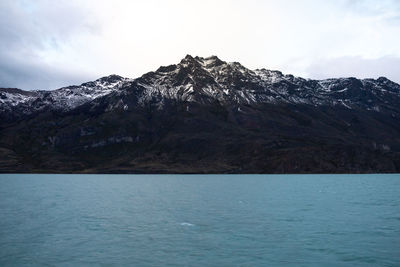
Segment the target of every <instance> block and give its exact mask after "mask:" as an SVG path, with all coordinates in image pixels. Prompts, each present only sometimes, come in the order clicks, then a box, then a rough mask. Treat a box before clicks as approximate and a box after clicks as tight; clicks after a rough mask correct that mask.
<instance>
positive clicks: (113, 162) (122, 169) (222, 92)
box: [0, 55, 400, 173]
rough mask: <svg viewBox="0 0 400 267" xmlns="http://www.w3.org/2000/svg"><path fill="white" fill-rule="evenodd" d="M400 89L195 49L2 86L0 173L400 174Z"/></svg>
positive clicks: (381, 81)
mask: <svg viewBox="0 0 400 267" xmlns="http://www.w3.org/2000/svg"><path fill="white" fill-rule="evenodd" d="M399 118H400V85H398V84H396V83H394V82H392V81H390V80H388V79H386V78H383V77H381V78H379V79H377V80H373V79H364V80H359V79H356V78H343V79H327V80H322V81H317V80H306V79H302V78H299V77H294V76H292V75H284V74H282V73H281V72H279V71H270V70H265V69H261V70H254V71H253V70H249V69H247V68H245V67H243V66H242V65H241V64H240V63H237V62H236V63H226V62H224V61H222V60H220V59H218V58H217V57H215V56H212V57H209V58H201V57H192V56H190V55H188V56H186V57H185V58H184V59H182V61H181V62H180V63H179V64H176V65H170V66H166V67H160V68H159V69H157V70H156V71H155V72H150V73H147V74H145V75H143V76H142V77H140V78H137V79H134V80H133V79H127V78H123V77H120V76H118V75H111V76H108V77H104V78H101V79H98V80H96V81H93V82H88V83H84V84H82V85H80V86H69V87H65V88H61V89H58V90H54V91H33V92H30V91H22V90H19V89H0V119H1V120H0V171H1V172H83V173H110V172H111V173H371V172H399V170H400V119H399Z"/></svg>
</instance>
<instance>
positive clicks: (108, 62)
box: [0, 0, 400, 88]
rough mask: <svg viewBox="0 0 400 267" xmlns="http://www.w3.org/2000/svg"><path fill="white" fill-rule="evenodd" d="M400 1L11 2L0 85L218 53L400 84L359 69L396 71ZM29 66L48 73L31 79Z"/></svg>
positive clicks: (131, 69) (147, 67)
mask: <svg viewBox="0 0 400 267" xmlns="http://www.w3.org/2000/svg"><path fill="white" fill-rule="evenodd" d="M398 3H399V2H398V1H385V0H383V1H379V2H378V1H368V0H366V1H361V0H357V1H348V0H336V1H334V0H327V1H318V0H303V1H297V0H281V1H278V0H275V1H273V0H266V1H261V0H246V1H245V0H219V1H211V0H203V1H200V0H185V1H184V0H164V1H156V0H147V1H124V0H114V1H95V0H86V1H78V0H74V1H66V0H59V1H50V0H37V1H29V0H24V1H18V2H15V1H13V0H5V1H2V3H1V4H0V8H1V9H0V10H1V11H2V12H0V13H1V14H0V15H1V16H0V17H2V18H0V25H2V26H0V37H1V38H2V40H5V41H4V42H3V47H1V48H2V52H0V62H4V60H2V59H3V58H4V59H7V60H8V61H13V62H6V63H0V79H1V80H0V86H5V85H7V86H18V87H23V88H31V86H30V85H31V84H36V85H37V86H40V85H41V84H42V87H43V88H54V87H52V86H55V85H57V86H58V85H61V84H63V85H69V84H71V83H78V82H84V81H86V80H87V79H94V78H97V77H100V76H103V75H108V74H111V73H117V74H120V75H123V76H127V77H137V76H139V75H141V74H143V73H145V72H147V71H151V70H154V69H156V68H157V67H159V66H160V65H167V64H172V63H176V62H178V61H179V60H180V59H181V58H182V57H183V56H184V55H185V54H193V55H199V56H208V55H211V54H214V55H218V56H219V57H220V58H221V59H223V60H227V61H239V62H242V63H243V64H244V65H246V66H248V67H250V68H259V67H266V68H272V69H280V70H282V71H284V72H286V73H293V74H295V75H304V76H308V77H315V78H318V77H322V76H324V77H325V76H336V75H339V73H338V72H335V71H334V69H332V66H331V64H332V63H333V62H335V64H339V63H340V62H341V63H340V64H342V65H343V64H345V65H346V66H347V68H342V69H346V70H347V71H348V75H346V73H343V74H342V73H340V75H341V76H342V75H344V76H354V75H355V74H357V76H360V77H364V76H376V75H378V76H384V75H385V76H389V77H390V78H392V79H393V80H395V81H398V82H399V81H400V74H398V73H395V72H393V71H390V68H389V67H385V68H376V69H374V68H373V64H372V65H371V68H369V69H368V71H367V70H365V69H363V68H360V65H359V63H360V62H374V61H378V62H380V60H383V61H385V62H386V63H385V64H384V65H385V66H387V64H389V65H390V64H394V65H393V66H392V68H393V69H396V68H397V69H399V67H400V66H398V65H396V64H398V61H397V60H395V59H396V58H399V57H400V46H399V45H398V44H400V27H399V26H400V19H399V18H400V5H399V4H398ZM0 46H1V45H0ZM6 47H8V49H5V48H6ZM343 58H345V59H346V60H337V59H343ZM388 58H393V60H388ZM25 59H27V60H25ZM343 62H346V63H343ZM352 62H353V63H354V64H353V63H352ZM22 63H24V64H22ZM19 64H22V65H23V66H21V68H19V67H18V66H19ZM382 64H383V63H382ZM10 65H12V66H13V68H10ZM30 65H31V66H32V67H34V68H35V70H32V72H33V73H35V72H37V70H38V69H40V70H41V72H45V73H47V75H43V77H46V79H45V78H42V77H41V76H40V75H39V76H37V75H28V74H29V73H30V70H29V68H30ZM316 66H318V68H316ZM316 69H318V70H320V71H318V72H317V71H316ZM21 70H23V71H21ZM21 73H22V74H21ZM24 73H25V74H24ZM329 73H331V75H329ZM373 73H379V74H376V75H371V74H373ZM63 74H65V75H63ZM4 77H5V78H4ZM7 77H8V78H7ZM5 81H6V82H5Z"/></svg>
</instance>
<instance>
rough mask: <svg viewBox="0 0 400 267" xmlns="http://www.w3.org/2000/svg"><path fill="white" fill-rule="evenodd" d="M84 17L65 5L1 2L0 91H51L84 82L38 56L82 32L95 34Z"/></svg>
mask: <svg viewBox="0 0 400 267" xmlns="http://www.w3.org/2000/svg"><path fill="white" fill-rule="evenodd" d="M88 13H90V11H88V10H85V9H83V8H78V7H76V6H74V5H73V4H72V2H67V1H50V0H37V1H21V0H14V1H13V0H10V1H1V2H0V39H1V42H0V87H19V88H23V89H33V88H36V89H50V88H52V89H53V88H54V87H55V86H60V85H67V84H71V83H76V82H81V81H84V80H82V79H85V78H88V74H87V73H86V74H84V73H82V71H79V72H78V71H77V72H76V73H75V72H74V71H73V70H72V69H71V67H70V66H54V65H49V64H48V63H46V62H45V60H44V59H43V58H42V57H41V56H40V53H41V52H43V51H44V52H46V50H49V49H53V50H57V49H58V47H59V46H60V45H61V44H66V43H68V42H69V41H70V40H72V39H73V38H74V37H75V36H76V35H78V34H81V33H82V32H89V33H90V32H96V31H97V30H99V28H98V26H97V24H96V22H95V21H90V20H88V18H91V19H92V18H93V16H88Z"/></svg>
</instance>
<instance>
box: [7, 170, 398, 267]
mask: <svg viewBox="0 0 400 267" xmlns="http://www.w3.org/2000/svg"><path fill="white" fill-rule="evenodd" d="M23 265H31V266H32V265H33V266H35V265H38V266H39V265H40V266H43V265H47V266H63V265H68V266H70V265H79V266H82V265H84V266H92V265H93V266H99V265H101V266H103V265H117V266H126V265H131V266H132V265H135V266H266V265H268V266H285V265H286V266H399V265H400V175H275V176H274V175H0V266H23Z"/></svg>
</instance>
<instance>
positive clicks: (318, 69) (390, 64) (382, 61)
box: [306, 56, 400, 83]
mask: <svg viewBox="0 0 400 267" xmlns="http://www.w3.org/2000/svg"><path fill="white" fill-rule="evenodd" d="M306 71H307V73H308V76H309V77H313V78H316V79H325V78H337V77H349V76H352V77H357V78H378V77H380V76H384V77H387V78H388V79H390V80H393V81H394V82H397V83H400V58H399V57H395V56H385V57H381V58H378V59H364V58H361V57H339V58H333V59H326V60H319V61H318V62H315V63H313V64H311V65H310V66H309V67H308V68H307V70H306Z"/></svg>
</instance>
